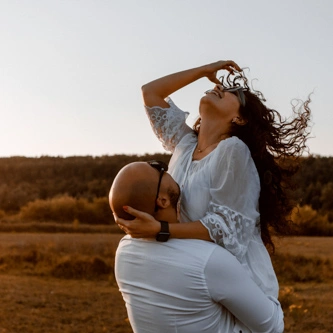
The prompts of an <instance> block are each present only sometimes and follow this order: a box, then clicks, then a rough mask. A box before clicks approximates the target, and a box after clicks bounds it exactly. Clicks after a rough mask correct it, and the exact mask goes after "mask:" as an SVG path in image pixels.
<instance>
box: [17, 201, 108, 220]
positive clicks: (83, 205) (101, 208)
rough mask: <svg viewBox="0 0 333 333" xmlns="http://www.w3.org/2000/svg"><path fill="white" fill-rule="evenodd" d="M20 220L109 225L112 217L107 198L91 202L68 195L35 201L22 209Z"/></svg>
mask: <svg viewBox="0 0 333 333" xmlns="http://www.w3.org/2000/svg"><path fill="white" fill-rule="evenodd" d="M19 216H20V218H21V219H22V220H24V221H35V222H48V221H54V222H60V223H73V222H74V221H75V223H76V224H77V225H78V224H80V223H86V224H110V222H112V221H113V216H112V213H111V210H110V208H109V203H108V199H107V198H95V199H93V200H92V201H88V200H87V199H84V198H80V199H75V198H73V197H70V196H68V195H64V196H60V197H55V198H52V199H46V200H40V199H38V200H35V201H33V202H29V203H28V204H27V205H25V206H24V207H22V209H21V211H20V214H19Z"/></svg>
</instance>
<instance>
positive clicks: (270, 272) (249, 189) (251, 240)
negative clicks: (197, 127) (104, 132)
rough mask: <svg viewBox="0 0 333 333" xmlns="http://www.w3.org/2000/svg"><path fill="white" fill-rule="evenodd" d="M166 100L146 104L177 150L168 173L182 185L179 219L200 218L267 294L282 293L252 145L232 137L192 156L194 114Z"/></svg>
mask: <svg viewBox="0 0 333 333" xmlns="http://www.w3.org/2000/svg"><path fill="white" fill-rule="evenodd" d="M166 102H167V103H168V104H169V105H170V107H169V108H161V107H158V106H155V107H145V108H146V111H147V115H148V117H149V119H150V123H151V126H152V128H153V130H154V133H155V134H156V136H157V137H158V139H159V140H160V141H161V142H162V144H163V147H164V148H165V149H166V150H167V151H169V152H171V153H173V155H172V157H171V160H170V163H169V173H170V174H171V176H172V177H173V178H174V179H175V181H176V182H177V183H178V184H179V186H180V188H181V205H180V206H181V211H180V220H181V221H180V222H190V221H197V220H200V221H201V223H202V224H203V225H204V226H205V227H206V228H207V229H208V231H209V234H210V237H211V239H212V240H213V241H214V242H215V243H217V244H219V245H220V246H223V247H224V248H226V249H227V250H228V251H229V252H231V253H232V254H233V255H234V256H236V258H237V259H238V260H239V261H240V262H241V264H242V265H243V266H244V267H245V269H246V270H247V271H248V272H249V274H250V276H251V277H252V279H253V280H254V281H255V282H256V283H257V284H258V286H259V287H260V288H261V289H262V290H263V291H264V292H265V294H266V295H270V296H273V297H276V298H277V297H278V289H279V287H278V282H277V279H276V275H275V272H274V269H273V266H272V262H271V259H270V257H269V254H268V252H267V250H266V248H265V246H264V244H263V242H262V239H261V236H260V221H259V219H260V214H259V195H260V180H259V175H258V172H257V169H256V167H255V164H254V162H253V159H252V157H251V154H250V151H249V149H248V147H247V146H246V145H245V143H244V142H243V141H241V140H240V139H238V138H237V137H231V138H228V139H225V140H222V141H221V142H220V143H219V145H218V146H217V147H216V148H215V149H214V150H213V151H212V152H211V153H210V154H209V155H207V156H206V157H204V158H203V159H201V160H192V155H193V152H194V149H195V148H196V145H197V135H196V134H195V133H194V131H193V130H192V129H191V128H190V127H189V126H188V125H187V124H186V122H185V121H186V118H187V116H188V114H189V113H188V112H184V111H182V110H180V109H179V108H178V107H177V106H176V105H175V104H174V103H173V102H172V100H171V99H170V98H167V99H166Z"/></svg>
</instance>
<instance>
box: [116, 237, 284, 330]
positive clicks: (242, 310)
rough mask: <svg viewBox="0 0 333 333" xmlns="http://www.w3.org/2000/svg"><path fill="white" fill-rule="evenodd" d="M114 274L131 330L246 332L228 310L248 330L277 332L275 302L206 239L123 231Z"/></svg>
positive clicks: (279, 312)
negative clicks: (166, 238) (158, 237)
mask: <svg viewBox="0 0 333 333" xmlns="http://www.w3.org/2000/svg"><path fill="white" fill-rule="evenodd" d="M115 277H116V280H117V283H118V286H119V289H120V291H121V293H122V295H123V298H124V301H125V303H126V308H127V313H128V318H129V320H130V323H131V325H132V329H133V332H134V333H233V332H237V333H239V332H240V330H242V332H243V333H245V332H249V331H248V329H247V328H245V330H244V326H238V324H236V321H235V317H234V316H236V317H237V318H238V319H239V320H241V321H242V322H243V323H244V324H245V325H246V326H247V327H248V328H249V329H251V330H252V332H261V333H264V332H266V333H269V332H275V333H281V332H283V328H284V324H283V313H282V310H281V306H280V303H279V302H278V301H277V300H276V299H275V298H274V297H270V296H266V295H264V293H263V292H262V291H261V290H260V288H259V287H258V286H257V285H256V284H255V283H254V282H253V280H252V279H251V278H250V277H249V276H248V274H247V272H246V271H245V270H244V269H243V267H242V266H241V265H240V263H239V262H238V261H237V259H236V258H235V257H234V256H233V255H231V254H230V253H229V252H228V251H227V250H225V249H223V248H222V247H220V246H217V245H216V244H214V243H211V242H207V241H202V240H193V239H170V240H169V241H168V242H166V243H158V242H156V241H155V240H148V239H138V238H131V237H130V236H125V237H124V238H123V239H122V240H121V241H120V244H119V246H118V249H117V252H116V257H115ZM229 311H230V312H229ZM231 313H232V314H233V315H234V316H233V315H232V314H231Z"/></svg>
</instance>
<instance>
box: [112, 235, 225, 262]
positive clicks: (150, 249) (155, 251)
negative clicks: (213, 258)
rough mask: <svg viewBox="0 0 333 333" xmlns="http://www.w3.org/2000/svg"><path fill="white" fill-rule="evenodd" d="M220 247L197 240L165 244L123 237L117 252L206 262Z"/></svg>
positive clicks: (175, 241) (169, 241) (174, 241)
mask: <svg viewBox="0 0 333 333" xmlns="http://www.w3.org/2000/svg"><path fill="white" fill-rule="evenodd" d="M217 247H218V248H220V246H218V245H216V244H215V243H212V242H209V241H204V240H198V239H176V238H172V239H169V240H168V241H167V242H165V243H160V242H156V241H155V240H147V239H141V238H131V237H130V236H125V237H123V238H122V239H121V241H120V243H119V246H118V252H119V251H121V252H124V251H131V252H132V253H133V254H134V253H136V254H137V255H139V254H141V255H142V254H145V255H147V254H150V255H152V256H153V257H160V258H161V257H163V256H165V257H166V258H168V257H169V258H170V256H171V257H173V259H174V260H178V258H180V257H181V258H182V259H183V260H184V258H187V257H188V258H192V259H193V260H199V261H206V260H208V258H209V257H210V255H211V254H212V253H213V252H214V250H215V249H216V248H217Z"/></svg>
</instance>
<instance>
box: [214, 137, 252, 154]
mask: <svg viewBox="0 0 333 333" xmlns="http://www.w3.org/2000/svg"><path fill="white" fill-rule="evenodd" d="M218 147H219V148H221V149H222V150H225V151H226V152H229V153H232V154H237V153H246V154H248V153H250V150H249V148H248V146H247V145H246V144H245V143H244V141H242V140H241V139H239V138H238V137H237V136H231V137H230V138H227V139H225V140H223V141H221V142H220V144H219V146H218Z"/></svg>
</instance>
